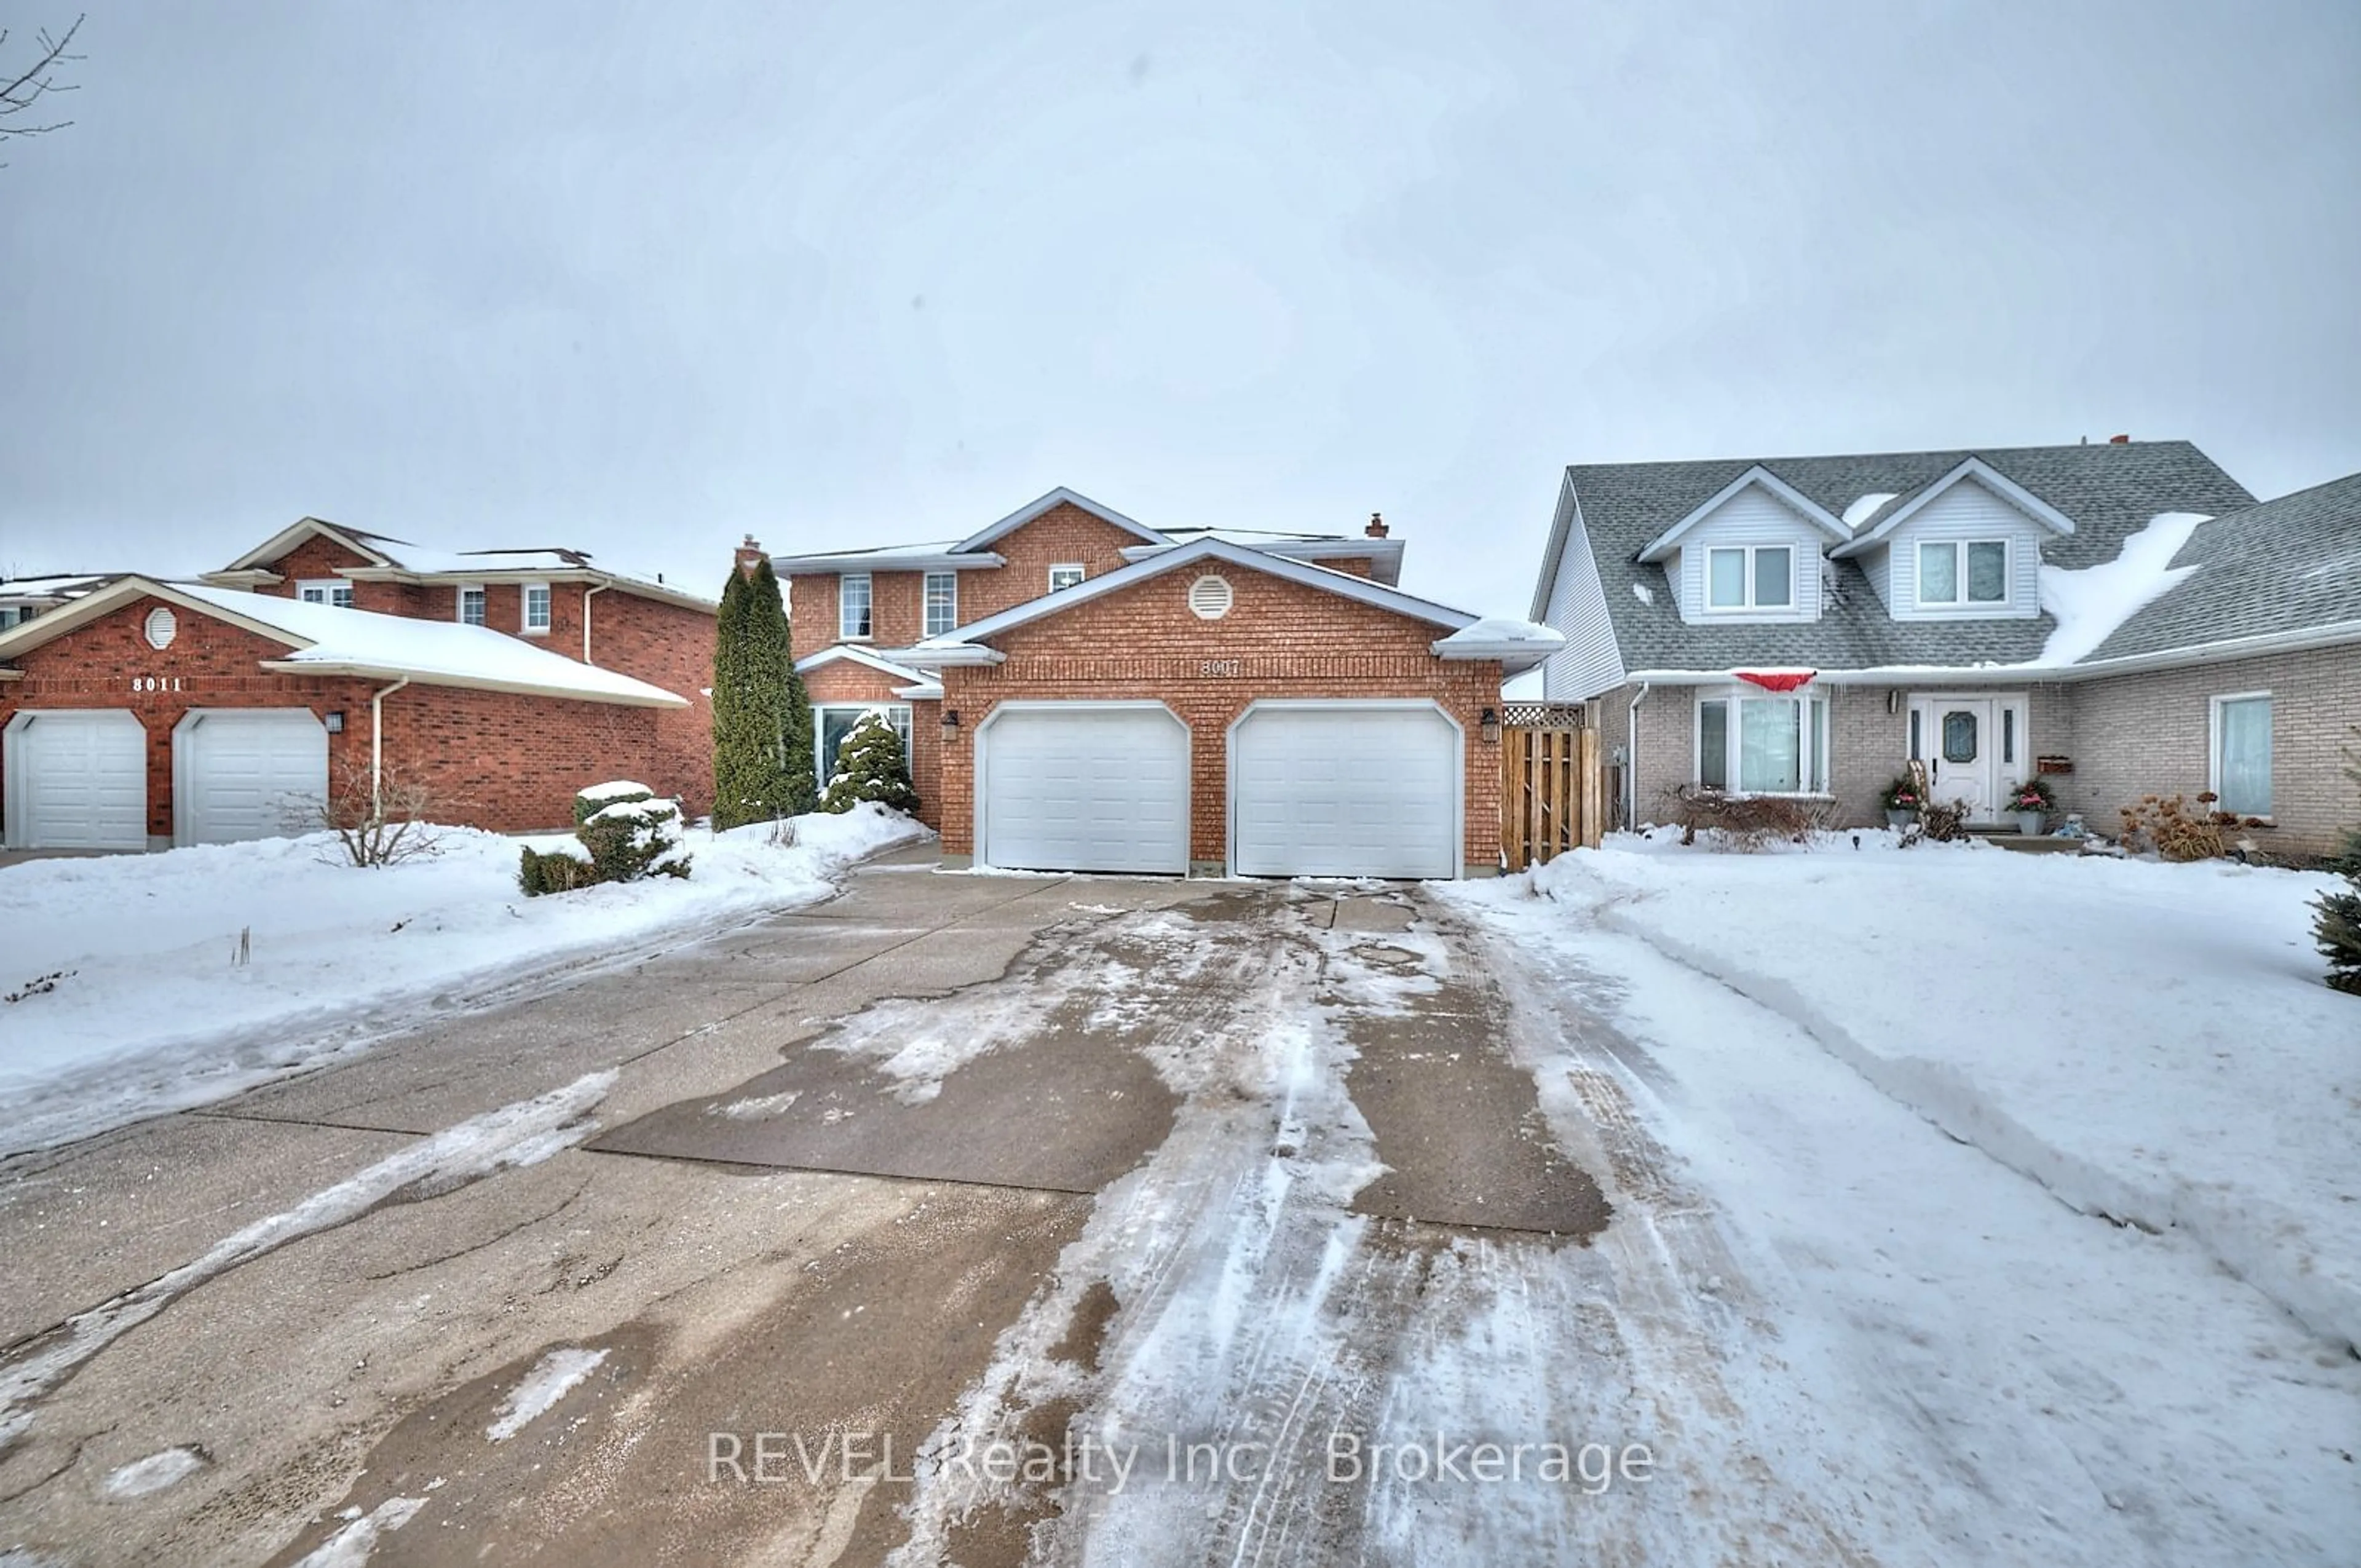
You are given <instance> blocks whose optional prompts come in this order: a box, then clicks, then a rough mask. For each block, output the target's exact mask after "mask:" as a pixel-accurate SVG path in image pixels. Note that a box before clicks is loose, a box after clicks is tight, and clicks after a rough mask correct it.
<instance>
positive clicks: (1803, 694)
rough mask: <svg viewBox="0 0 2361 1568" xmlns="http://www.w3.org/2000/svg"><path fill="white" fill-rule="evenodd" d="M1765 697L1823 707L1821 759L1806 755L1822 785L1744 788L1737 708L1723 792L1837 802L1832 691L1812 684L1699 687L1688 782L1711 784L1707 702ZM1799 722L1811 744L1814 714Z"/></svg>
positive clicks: (1728, 737) (1726, 734)
mask: <svg viewBox="0 0 2361 1568" xmlns="http://www.w3.org/2000/svg"><path fill="white" fill-rule="evenodd" d="M1724 548H1734V546H1724ZM1763 701H1769V702H1806V703H1810V702H1817V703H1818V704H1819V705H1820V745H1819V755H1818V756H1817V757H1806V758H1805V759H1804V762H1805V769H1804V776H1805V778H1806V781H1809V780H1811V779H1814V778H1817V779H1818V780H1819V783H1820V786H1821V787H1819V788H1818V789H1793V790H1789V789H1741V788H1739V787H1738V781H1739V780H1740V779H1741V778H1743V777H1744V776H1745V773H1744V771H1743V769H1744V755H1743V753H1744V751H1745V740H1744V735H1745V728H1744V726H1742V725H1741V724H1740V723H1739V721H1738V711H1737V709H1736V708H1734V707H1733V708H1732V709H1731V710H1730V715H1729V720H1728V723H1727V725H1726V726H1725V728H1724V730H1723V735H1722V743H1723V745H1724V747H1725V748H1726V754H1725V755H1724V757H1723V763H1724V768H1725V772H1724V774H1723V776H1724V777H1726V778H1727V779H1729V781H1730V784H1729V786H1728V787H1727V788H1726V789H1724V790H1723V791H1722V793H1723V794H1724V795H1730V797H1731V798H1733V799H1741V800H1753V799H1758V798H1759V799H1763V800H1834V799H1835V798H1836V793H1835V792H1834V791H1833V790H1831V789H1830V788H1828V781H1829V778H1830V776H1831V775H1830V764H1831V762H1832V761H1833V757H1834V752H1835V750H1836V716H1835V714H1834V713H1833V712H1831V711H1830V710H1829V704H1828V694H1827V693H1826V692H1822V691H1816V690H1814V689H1812V688H1811V687H1809V686H1806V687H1804V688H1803V689H1801V690H1798V691H1791V692H1774V691H1770V690H1766V689H1765V688H1763V687H1762V686H1754V685H1734V686H1711V687H1702V688H1700V689H1699V690H1698V692H1697V700H1696V701H1695V702H1693V703H1691V704H1690V705H1689V783H1690V784H1693V785H1695V786H1696V787H1697V788H1699V789H1703V788H1704V787H1706V786H1705V707H1706V704H1708V703H1709V702H1730V703H1736V702H1763ZM1799 722H1801V723H1802V725H1803V727H1804V732H1803V734H1802V736H1801V737H1800V740H1801V742H1802V743H1803V744H1805V745H1806V746H1808V745H1809V744H1810V743H1811V715H1810V713H1809V712H1808V711H1806V713H1805V714H1804V716H1803V717H1802V718H1801V719H1800V720H1799Z"/></svg>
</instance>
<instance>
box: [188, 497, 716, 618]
mask: <svg viewBox="0 0 2361 1568" xmlns="http://www.w3.org/2000/svg"><path fill="white" fill-rule="evenodd" d="M314 536H318V537H321V538H325V539H330V540H334V541H335V542H336V543H340V544H343V545H345V546H346V547H347V548H349V549H351V550H353V551H355V552H357V554H362V555H365V556H367V557H368V564H367V565H359V566H345V567H340V568H338V569H337V570H336V574H335V575H336V576H342V577H349V578H352V579H353V580H354V581H356V582H410V581H445V580H456V579H468V580H473V579H478V578H503V579H511V580H528V579H532V578H535V577H565V578H566V579H568V580H569V581H578V580H585V579H587V580H588V581H591V582H596V583H605V584H608V585H609V586H611V587H618V588H623V589H626V590H628V591H631V592H634V593H640V594H645V595H648V596H650V597H653V598H662V599H665V600H668V601H670V602H673V603H675V604H680V605H683V606H685V607H687V608H690V609H712V608H714V607H716V606H717V605H718V604H719V602H720V601H719V600H718V599H716V598H713V597H711V596H710V595H708V594H702V593H697V592H694V591H692V590H690V589H686V588H683V587H677V586H676V585H675V584H671V583H667V582H665V581H664V578H663V576H662V575H661V574H656V573H648V572H631V571H622V570H619V569H617V568H615V567H612V566H607V565H601V564H600V563H599V562H598V560H597V558H596V557H594V556H593V555H592V554H590V552H588V551H587V550H571V549H566V548H563V547H560V546H555V545H544V546H536V547H533V548H531V549H520V550H441V549H436V548H434V547H433V546H431V545H423V544H413V543H410V542H409V541H408V540H406V539H395V538H391V537H390V536H389V535H386V534H382V533H371V532H368V531H366V530H364V529H357V528H346V527H345V526H343V525H342V524H340V523H333V522H329V521H325V520H324V519H321V518H316V517H307V518H304V519H302V521H298V522H296V523H294V524H293V525H292V526H291V527H288V528H284V529H281V530H280V532H277V533H275V534H273V535H271V537H270V538H269V539H267V540H265V541H263V543H260V544H258V545H257V546H255V547H254V548H253V549H251V550H249V551H247V553H246V554H243V555H240V556H239V557H238V558H237V559H236V560H235V561H232V562H231V563H230V564H229V565H227V566H225V567H224V568H223V569H222V570H220V571H218V572H208V573H206V574H205V575H204V577H203V581H205V582H207V583H210V584H213V585H214V586H215V587H230V588H237V587H253V586H255V584H256V583H257V581H260V582H271V581H275V580H277V579H275V578H273V577H272V576H270V575H269V573H267V572H264V571H262V570H260V568H262V567H265V566H268V565H270V564H272V563H273V562H277V561H280V560H283V559H284V558H285V557H286V555H287V554H288V552H290V551H291V550H293V549H294V548H295V547H296V546H297V545H298V544H301V543H302V542H303V541H304V540H306V539H308V538H312V537H314Z"/></svg>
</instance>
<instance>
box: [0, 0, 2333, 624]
mask: <svg viewBox="0 0 2361 1568" xmlns="http://www.w3.org/2000/svg"><path fill="white" fill-rule="evenodd" d="M85 3H87V4H88V5H89V7H90V10H91V16H90V19H89V21H88V22H87V24H86V25H85V26H84V27H83V30H82V38H81V40H80V47H81V49H82V53H83V54H84V55H85V56H86V57H87V58H86V60H84V61H83V62H82V64H80V65H79V66H76V67H74V68H73V71H72V76H71V79H72V80H75V81H77V82H80V83H81V90H80V91H79V93H76V94H75V95H74V96H73V97H72V98H71V99H70V100H65V101H63V102H64V104H65V106H66V107H67V108H69V109H70V110H71V114H72V115H73V117H74V119H75V121H76V122H77V123H76V124H75V125H73V126H71V128H70V129H67V130H64V131H61V132H59V133H58V134H56V135H54V136H51V137H46V138H42V139H39V140H37V141H29V142H27V141H19V142H17V143H16V144H14V145H13V146H11V147H10V148H8V149H7V150H6V151H5V153H0V158H5V161H6V162H7V164H8V167H6V168H5V169H0V287H5V295H4V296H0V300H5V304H0V363H5V367H6V372H5V375H0V569H6V568H12V567H13V568H14V569H16V571H18V572H20V573H23V572H32V571H38V570H44V569H48V570H64V569H109V568H118V567H139V568H143V569H148V570H162V571H193V570H198V569H203V568H206V567H211V566H215V565H221V564H222V563H223V562H224V561H225V560H226V559H227V558H228V557H230V556H231V555H233V554H236V552H237V551H238V550H240V549H241V548H243V547H245V546H247V545H248V544H250V543H256V542H258V541H259V540H261V539H262V538H264V537H267V536H268V535H269V534H270V533H271V532H275V531H276V530H277V529H278V528H279V527H280V526H282V525H284V524H285V523H286V522H288V521H291V520H292V519H294V518H295V517H297V516H300V515H302V514H303V513H306V512H310V513H315V514H317V515H321V516H324V517H328V518H332V519H336V520H339V521H345V522H347V523H351V524H353V525H356V526H359V527H366V528H370V529H374V530H377V531H379V532H387V533H391V534H395V535H398V536H401V537H406V538H411V539H413V540H416V541H419V542H421V543H437V544H445V545H452V546H460V547H473V546H477V545H489V546H513V545H541V544H553V543H565V544H573V545H577V546H580V547H586V548H588V549H591V550H593V551H595V552H598V554H600V555H602V556H603V557H606V558H607V559H609V560H610V561H612V562H613V563H614V564H616V565H624V566H640V567H643V568H646V569H651V570H663V571H665V572H666V573H668V574H670V575H672V576H675V577H676V578H681V577H685V578H686V579H688V580H691V581H702V580H704V579H708V578H710V579H713V580H715V581H718V580H719V578H720V577H721V576H722V575H723V574H724V572H725V571H726V570H727V567H728V562H729V553H730V546H731V545H732V544H733V543H735V542H736V540H737V537H738V535H739V534H740V533H741V532H754V533H756V534H758V535H759V536H760V537H761V538H762V539H763V542H764V543H766V544H769V545H770V546H771V547H772V548H774V549H782V548H798V549H813V548H828V547H836V546H849V545H857V544H862V543H889V542H895V541H900V540H906V539H924V538H931V537H943V536H951V535H957V534H960V533H963V532H968V531H970V530H972V529H973V528H976V527H979V526H981V525H982V524H983V523H985V522H987V521H991V520H992V519H994V518H995V517H997V516H999V515H1000V514H1001V513H1003V512H1005V511H1006V510H1010V509H1012V508H1014V507H1016V506H1017V505H1019V504H1021V503H1022V502H1024V501H1026V500H1028V499H1031V498H1032V497H1034V496H1036V495H1038V494H1039V493H1040V492H1041V491H1043V490H1046V489H1048V488H1050V487H1052V486H1055V485H1060V484H1063V485H1068V486H1071V487H1072V488H1076V489H1079V490H1082V491H1083V492H1084V493H1086V494H1089V495H1093V496H1095V497H1097V498H1098V499H1101V500H1103V501H1105V502H1106V503H1108V504H1109V505H1112V506H1115V507H1116V508H1119V509H1120V510H1124V511H1126V512H1128V513H1129V514H1130V515H1132V516H1134V517H1137V518H1138V519H1140V520H1142V521H1147V522H1149V523H1161V524H1167V525H1174V526H1179V525H1186V524H1203V523H1216V524H1224V525H1228V526H1234V527H1282V528H1286V527H1322V528H1338V529H1343V528H1350V527H1353V526H1356V524H1357V523H1358V522H1359V521H1362V520H1364V519H1365V518H1366V517H1367V513H1368V512H1369V511H1371V510H1384V511H1385V512H1386V513H1387V515H1388V517H1389V519H1390V520H1391V521H1393V522H1394V523H1395V524H1396V531H1397V532H1398V534H1400V536H1401V537H1403V538H1404V539H1406V540H1407V541H1408V543H1409V545H1410V549H1409V554H1408V559H1407V562H1406V568H1407V571H1406V576H1405V585H1406V586H1408V587H1411V588H1413V589H1415V590H1419V591H1422V592H1426V593H1429V594H1433V595H1435V596H1436V597H1440V598H1446V599H1450V600H1454V601H1456V602H1459V603H1462V604H1464V605H1466V607H1467V608H1469V609H1477V610H1479V611H1512V612H1513V611H1521V608H1522V606H1523V603H1524V599H1525V596H1526V594H1527V593H1528V591H1529V589H1530V585H1531V581H1532V574H1533V571H1534V569H1535V566H1536V565H1537V560H1538V555H1539V551H1540V548H1541V543H1542V540H1543V534H1544V532H1546V528H1547V525H1548V521H1549V512H1550V508H1551V505H1552V503H1553V501H1554V499H1555V494H1556V488H1557V476H1558V470H1559V468H1560V466H1562V465H1564V464H1565V463H1567V462H1592V461H1597V462H1608V461H1619V460H1638V459H1647V458H1669V457H1699V456H1723V455H1757V454H1765V453H1778V452H1786V451H1806V452H1820V451H1856V450H1874V449H1881V448H1892V447H1921V446H1949V445H1960V444H2019V443H2039V442H2052V441H2072V440H2075V439H2076V438H2078V437H2080V436H2083V435H2088V436H2090V437H2092V439H2094V440H2096V439H2103V438H2104V437H2105V436H2107V435H2109V434H2112V433H2116V432H2129V433H2134V434H2136V435H2137V436H2140V437H2144V438H2145V437H2163V436H2186V437H2188V438H2190V439H2192V440H2195V441H2196V442H2198V443H2199V444H2201V445H2202V446H2203V447H2205V448H2206V449H2207V450H2208V451H2210V452H2211V453H2213V455H2214V456H2215V457H2216V458H2217V459H2218V460H2220V461H2221V462H2222V463H2223V464H2224V466H2227V467H2228V468H2229V469H2230V470H2231V471H2232V472H2233V473H2234V474H2235V475H2236V476H2237V477H2240V478H2241V479H2243V480H2244V481H2245V482H2246V485H2247V486H2248V487H2249V488H2252V489H2254V490H2256V491H2257V492H2258V493H2260V494H2264V495H2271V494H2277V493H2280V492H2282V491H2285V490H2288V489H2291V488H2298V487H2301V486H2303V485H2307V484H2312V483H2316V482H2318V481H2321V480H2323V479H2327V478H2331V477H2335V476H2338V475H2341V474H2345V473H2348V472H2351V471H2353V470H2356V469H2361V290H2356V288H2355V286H2354V280H2355V279H2356V278H2361V203H2356V201H2355V200H2354V199H2353V193H2354V192H2356V191H2361V96H2356V94H2355V93H2353V92H2352V83H2353V82H2354V81H2355V80H2356V79H2361V6H2356V5H2352V4H2351V3H2350V0H2320V3H2316V4H2310V5H2298V4H2262V5H2247V4H2241V5H2225V4H2213V3H2206V4H2187V3H2182V0H2140V3H2128V0H2126V3H2118V0H2106V3H2103V4H2102V3H2078V4H2076V5H2071V6H2063V7H2059V6H2050V5H1995V4H1982V3H1979V4H1972V5H1944V6H1931V7H1922V6H1912V5H1893V4H1875V5H1859V6H1844V5H1817V6H1813V7H1810V8H1809V9H1810V11H1811V12H1812V18H1811V19H1810V20H1808V21H1806V20H1801V19H1799V17H1800V16H1801V14H1802V13H1803V12H1804V11H1805V10H1806V7H1803V6H1794V5H1776V6H1773V5H1759V4H1753V3H1752V0H1749V3H1743V4H1726V3H1712V0H1708V3H1702V4H1694V5H1684V6H1681V7H1679V8H1677V10H1675V8H1670V7H1636V6H1623V7H1609V6H1603V5H1575V4H1554V5H1543V4H1530V5H1521V6H1513V7H1499V6H1477V5H1466V4H1454V5H1426V6H1413V5H1400V4H1396V3H1393V0H1356V3H1355V4H1350V5H1346V4H1333V5H1331V4H1317V5H1290V6H1279V5H1271V4H1269V3H1268V0H1260V3H1254V4H1245V5H1236V4H1232V3H1230V0H1191V4H1189V5H1174V6H1170V7H1167V8H1148V7H1142V6H1129V5H1088V6H1083V5H1062V6H1061V5H1056V4H1052V3H1042V4H1035V5H1024V6H1012V5H985V4H961V5H950V4H948V3H942V0H939V3H937V4H935V5H910V4H906V3H901V0H882V3H875V0H864V3H863V4H861V5H833V6H825V7H823V6H797V7H787V6H779V5H753V4H744V5H730V4H705V5H678V6H671V7H664V8H662V9H661V10H651V9H649V8H646V7H641V8H639V9H638V12H637V14H636V15H632V14H628V13H627V8H626V7H623V6H621V5H614V4H610V3H605V0H601V3H597V4H569V5H554V4H541V5H529V4H522V3H505V0H504V3H502V4H499V5H456V4H441V5H425V6H418V7H390V6H379V5H357V4H344V5H304V4H297V3H294V0H286V3H283V4H277V5H265V4H252V3H240V0H231V3H225V4H219V5H205V6H180V5H163V4H160V3H159V0H148V3H147V4H139V5H126V4H113V3H110V0H60V3H59V4H57V5H47V4H46V3H45V0H30V3H29V4H28V3H24V0H7V3H6V4H5V7H0V16H5V19H6V20H7V21H8V23H9V24H10V25H11V26H12V27H16V28H17V29H18V32H17V36H16V37H15V38H11V40H10V42H9V45H8V50H9V53H8V56H7V58H9V59H14V58H15V51H16V48H17V46H18V45H19V44H20V43H21V42H22V41H23V38H24V36H25V35H26V34H27V33H28V32H29V31H30V29H31V28H32V27H35V26H38V25H43V24H47V25H50V26H55V25H58V24H59V23H60V22H62V21H64V20H68V19H71V15H72V13H73V11H74V10H75V8H76V7H78V6H79V5H82V4H85ZM1642 11H1645V12H1650V13H1653V15H1651V16H1635V15H1634V14H1633V13H1638V12H1642ZM1913 13H1916V14H1915V15H1913ZM422 17H423V18H425V19H424V20H420V19H419V18H422Z"/></svg>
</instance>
